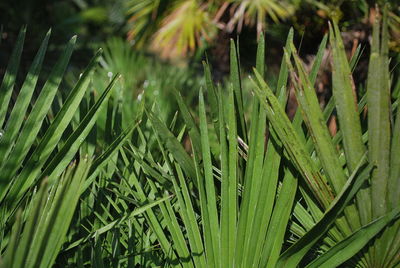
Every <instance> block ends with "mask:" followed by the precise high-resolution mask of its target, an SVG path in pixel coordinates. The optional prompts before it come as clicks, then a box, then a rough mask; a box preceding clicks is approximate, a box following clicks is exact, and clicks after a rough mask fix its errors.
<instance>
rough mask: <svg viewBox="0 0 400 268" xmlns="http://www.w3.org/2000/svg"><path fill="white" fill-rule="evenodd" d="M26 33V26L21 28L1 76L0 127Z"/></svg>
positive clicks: (4, 116) (4, 115) (5, 112)
mask: <svg viewBox="0 0 400 268" xmlns="http://www.w3.org/2000/svg"><path fill="white" fill-rule="evenodd" d="M25 34H26V27H23V28H21V30H20V32H19V34H18V37H17V42H16V44H15V47H14V49H13V52H12V53H11V56H10V60H9V62H8V65H7V69H6V72H5V74H4V77H3V82H2V83H1V86H0V92H1V94H0V127H2V126H3V123H4V120H5V118H6V114H7V110H8V104H9V102H10V98H11V94H12V92H13V88H14V84H15V79H16V78H17V72H18V68H19V62H20V59H21V54H22V48H23V46H24V41H25Z"/></svg>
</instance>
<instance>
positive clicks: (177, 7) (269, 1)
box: [126, 0, 295, 59]
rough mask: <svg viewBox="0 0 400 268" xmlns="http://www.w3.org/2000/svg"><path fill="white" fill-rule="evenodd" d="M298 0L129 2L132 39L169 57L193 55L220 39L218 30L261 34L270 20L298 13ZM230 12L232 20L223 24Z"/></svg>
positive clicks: (129, 35)
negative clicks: (248, 29)
mask: <svg viewBox="0 0 400 268" xmlns="http://www.w3.org/2000/svg"><path fill="white" fill-rule="evenodd" d="M292 2H294V1H276V0H257V1H247V0H246V1H235V0H229V1H198V0H183V1H182V0H180V1H151V0H145V1H137V0H130V1H128V2H127V3H126V7H127V14H128V15H129V16H130V19H129V22H130V23H131V28H130V30H129V33H128V39H130V40H134V42H135V43H137V45H138V46H139V47H140V46H141V47H143V45H144V44H146V43H147V42H148V41H149V40H151V46H152V48H153V50H155V51H158V52H161V55H162V56H164V57H166V58H171V59H173V58H176V57H178V56H181V55H187V54H188V53H193V52H194V50H195V49H196V48H198V47H204V45H205V44H206V43H210V41H211V40H212V39H213V38H214V37H215V36H216V34H217V32H218V29H221V30H224V31H228V32H232V31H233V30H234V29H235V28H236V29H238V31H239V32H240V31H241V29H242V27H243V25H251V26H254V25H256V28H257V31H258V33H259V34H260V33H261V32H262V31H264V30H265V26H266V21H267V18H271V19H272V20H273V21H274V22H278V21H279V20H281V19H285V18H287V17H288V16H289V15H291V14H292V13H293V11H294V6H295V4H294V3H292ZM224 13H230V14H231V15H230V19H229V21H223V20H222V17H223V15H224Z"/></svg>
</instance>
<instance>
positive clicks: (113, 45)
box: [0, 0, 400, 99]
mask: <svg viewBox="0 0 400 268" xmlns="http://www.w3.org/2000/svg"><path fill="white" fill-rule="evenodd" d="M381 2H390V3H391V11H390V19H389V24H390V26H391V32H392V35H391V36H392V40H391V43H390V47H391V49H392V50H397V51H399V50H400V41H399V40H400V30H399V29H400V17H399V14H400V7H399V5H398V2H397V0H388V1H381ZM0 11H1V17H0V25H1V45H2V49H1V51H0V60H1V62H6V61H7V59H8V55H9V54H10V51H11V49H12V46H13V44H14V43H15V40H16V37H17V33H18V31H19V29H20V28H21V27H22V26H23V25H28V31H27V37H26V39H27V42H26V45H25V48H24V54H23V56H22V57H23V58H22V59H26V60H25V61H24V60H23V61H22V62H27V64H26V66H28V65H29V64H28V63H29V59H31V58H32V55H33V53H34V51H35V48H36V47H38V45H39V44H40V41H41V40H42V38H43V37H44V36H45V34H46V32H47V31H48V29H49V28H52V32H53V35H52V42H51V44H52V45H51V47H49V50H48V54H50V56H49V57H48V60H49V61H52V59H53V58H54V57H52V56H51V55H52V54H54V55H56V53H57V52H59V51H60V48H61V46H62V44H64V43H65V41H66V40H68V39H69V38H71V36H72V35H75V34H76V35H78V37H79V38H78V42H77V49H76V52H75V54H74V56H73V58H72V61H71V66H70V70H72V74H74V75H75V76H76V75H79V74H78V73H77V72H78V71H77V70H79V69H81V68H82V67H83V66H84V65H85V63H86V62H88V60H89V59H90V58H91V56H92V55H93V54H94V51H95V50H96V49H97V48H98V47H101V46H104V45H105V47H106V50H107V51H108V52H109V53H107V54H106V56H105V57H107V58H108V59H107V60H104V61H103V63H104V64H103V68H104V73H105V75H104V79H105V80H107V79H108V76H107V73H109V72H111V73H113V72H115V71H119V72H121V71H122V72H124V73H125V75H123V76H124V81H125V83H127V84H128V88H129V89H128V90H134V92H133V93H132V92H131V93H129V94H131V95H132V96H133V97H134V98H136V99H137V96H139V94H140V92H141V90H143V85H147V82H146V81H148V79H144V78H143V77H147V76H149V75H150V76H154V77H157V79H158V80H159V81H164V80H163V79H164V78H165V79H166V81H164V82H163V83H166V84H168V85H170V86H169V87H178V88H180V87H181V86H183V85H184V84H185V85H186V84H187V85H193V84H194V83H197V84H199V83H200V84H201V81H200V80H201V79H200V78H197V77H201V72H202V68H201V61H202V60H204V59H205V55H206V54H207V58H208V60H209V61H210V63H211V65H212V66H213V68H214V70H213V76H214V79H215V80H217V81H223V80H224V77H226V75H227V74H228V73H229V52H228V51H229V40H230V39H231V38H233V39H240V42H239V50H240V55H241V65H242V66H243V67H244V70H248V69H249V68H250V66H251V63H250V62H247V59H252V58H254V56H255V51H256V43H257V39H256V38H255V37H256V36H259V35H260V33H261V32H264V33H265V35H266V38H267V40H268V49H267V53H266V58H267V61H268V62H269V63H270V66H271V67H270V68H271V69H270V71H271V72H269V73H272V74H273V73H274V70H275V69H276V70H278V69H279V62H280V60H281V59H280V56H278V55H281V53H280V52H281V48H282V47H283V46H284V40H285V37H286V35H287V33H288V31H289V29H290V27H294V28H295V32H297V33H300V34H298V35H297V36H295V43H297V44H300V43H301V46H300V51H299V53H300V56H302V57H303V59H305V61H306V62H307V61H311V60H312V57H311V58H309V57H308V55H313V54H314V53H315V51H316V49H317V44H318V43H319V42H320V40H321V39H322V37H323V35H324V34H325V33H326V32H327V31H328V24H327V21H328V20H329V19H334V20H338V21H340V25H341V26H342V27H343V28H342V30H343V32H344V34H343V35H344V36H343V38H344V41H345V44H346V45H347V47H348V50H349V53H354V51H355V49H356V48H357V46H358V45H360V44H361V46H362V47H363V48H364V49H367V50H368V47H369V39H370V32H371V25H372V22H373V18H374V14H375V12H376V10H375V1H370V0H350V1H344V0H334V1H328V0H319V1H317V0H304V1H301V0H284V1H280V0H279V1H277V0H241V1H239V0H162V1H161V0H59V1H52V0H14V1H8V0H4V1H0ZM238 37H239V38H238ZM116 40H119V41H116ZM130 50H132V51H130ZM111 61H112V62H111ZM170 65H175V67H174V68H175V69H174V68H172V69H171V68H169V67H170ZM45 66H46V65H45ZM246 67H248V68H247V69H246ZM22 68H24V66H22ZM110 68H112V69H113V70H109V69H110ZM73 70H75V71H73ZM3 72H4V68H3V67H0V74H2V73H3ZM74 72H75V73H74ZM170 72H172V73H173V74H175V75H174V76H173V77H177V78H176V81H175V82H176V83H175V82H174V83H171V82H170V81H168V79H171V78H170V76H168V75H167V74H168V73H170ZM174 79H175V78H174ZM271 79H274V78H273V76H272V77H271ZM195 80H199V81H195ZM152 81H153V84H154V83H155V82H154V81H155V80H154V79H153V80H152ZM178 81H180V82H178ZM149 83H150V82H149ZM150 85H152V84H151V83H150ZM157 87H158V86H157ZM164 88H165V87H164ZM181 89H182V88H181ZM185 91H186V93H187V94H188V95H190V94H191V93H190V92H189V91H190V86H189V89H187V90H185ZM155 92H157V91H155Z"/></svg>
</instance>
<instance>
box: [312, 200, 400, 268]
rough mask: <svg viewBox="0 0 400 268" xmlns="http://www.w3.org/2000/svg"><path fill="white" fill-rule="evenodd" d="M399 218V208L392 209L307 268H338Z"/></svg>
mask: <svg viewBox="0 0 400 268" xmlns="http://www.w3.org/2000/svg"><path fill="white" fill-rule="evenodd" d="M399 217H400V208H397V209H394V210H393V211H391V212H389V213H387V214H386V215H384V216H382V217H380V218H378V219H376V220H374V221H372V222H371V223H369V224H367V225H365V226H363V227H362V228H361V229H359V230H357V231H356V232H355V233H353V234H352V235H351V236H349V237H347V238H346V239H344V240H342V241H340V242H339V243H338V244H336V245H335V246H334V247H332V248H331V249H330V250H329V251H327V252H325V253H324V254H322V255H321V256H319V257H318V258H317V259H315V260H314V261H313V262H311V263H310V264H308V265H307V266H306V267H308V268H317V267H338V266H339V265H341V264H342V263H344V262H345V261H347V260H348V259H350V258H352V257H353V256H354V255H356V254H357V253H358V252H359V251H360V250H361V249H362V248H363V247H365V245H367V243H369V242H370V241H371V239H372V238H374V237H375V236H376V235H377V234H379V232H380V231H381V230H382V229H383V228H385V227H386V226H387V225H388V224H390V223H391V222H393V221H394V220H395V219H398V218H399Z"/></svg>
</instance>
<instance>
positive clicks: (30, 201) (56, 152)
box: [0, 15, 400, 267]
mask: <svg viewBox="0 0 400 268" xmlns="http://www.w3.org/2000/svg"><path fill="white" fill-rule="evenodd" d="M22 36H23V34H21V38H20V39H19V40H20V41H19V43H18V44H17V45H16V52H14V56H13V57H12V60H11V63H10V65H9V66H10V67H9V68H8V70H7V73H6V75H5V78H4V79H3V81H4V82H3V84H2V90H1V94H0V96H1V98H0V100H1V101H2V103H6V104H8V102H9V99H10V98H11V97H9V95H10V96H11V93H10V92H12V88H13V84H14V77H15V74H16V73H17V70H16V66H17V64H16V63H15V62H18V58H19V56H18V55H19V54H20V51H21V48H22V39H23V38H22ZM47 38H48V37H47ZM46 40H47V39H45V42H47V41H46ZM329 42H330V46H331V49H332V66H333V73H332V81H333V97H332V99H331V100H330V101H329V102H328V104H327V105H326V107H324V108H323V109H321V107H320V105H319V103H318V100H317V97H316V94H315V91H314V87H313V85H314V83H315V80H316V76H317V73H318V70H319V68H320V65H321V62H322V57H323V53H324V51H325V47H326V45H327V43H328V37H327V36H325V37H324V39H323V40H322V42H321V45H320V48H319V50H318V52H317V56H316V60H315V62H314V63H313V66H312V69H311V71H310V73H307V72H306V71H305V68H304V66H303V64H302V62H301V60H300V58H299V56H298V54H297V51H296V48H295V46H294V45H293V31H290V33H289V35H288V38H287V43H286V46H285V50H284V57H283V60H282V62H281V69H280V73H279V77H278V79H277V83H276V85H273V86H272V85H269V84H267V83H266V82H265V81H264V75H265V73H266V71H265V68H266V65H265V62H264V59H265V43H264V38H263V37H262V36H261V38H260V42H259V46H258V51H257V60H256V68H255V70H254V76H252V80H253V88H252V93H253V98H252V104H251V118H250V119H249V118H247V116H245V112H244V111H245V107H244V98H243V94H244V92H243V91H244V90H243V88H242V85H241V74H240V73H241V71H240V67H239V64H238V62H239V61H238V53H237V50H236V46H235V43H234V42H233V41H232V42H231V77H230V81H229V83H228V86H227V89H226V90H224V89H222V87H220V86H216V85H214V83H213V82H212V79H211V71H210V68H209V66H208V64H207V63H204V73H205V79H206V85H205V88H204V89H200V91H199V109H198V113H197V116H194V114H193V113H192V112H191V111H190V109H189V107H188V105H187V104H186V103H185V100H184V98H183V97H182V96H181V94H180V93H179V92H178V91H174V95H175V99H176V102H177V104H178V108H179V114H178V116H175V117H173V118H172V119H171V120H170V119H165V118H161V115H160V110H158V109H157V107H156V106H155V105H153V104H152V103H150V105H145V106H144V107H143V109H139V110H138V112H137V114H136V115H135V119H133V118H131V120H134V121H133V122H132V123H131V124H130V125H129V126H128V127H126V128H125V127H121V122H122V120H121V117H122V116H123V113H122V109H121V107H119V106H118V105H116V104H115V102H110V101H109V102H108V108H107V109H104V110H101V109H100V108H101V107H102V106H104V103H105V101H106V100H107V98H109V96H110V94H111V93H110V89H111V87H112V86H113V85H114V84H115V83H116V80H115V79H112V81H111V84H110V85H109V86H108V87H107V88H106V89H105V90H104V91H103V93H102V94H101V96H100V97H99V98H98V99H97V98H96V95H95V94H89V93H90V92H86V93H85V90H84V89H82V87H84V88H85V89H86V88H89V89H91V88H92V85H93V83H92V82H91V81H90V79H89V78H90V77H91V76H90V74H92V73H93V72H92V71H91V70H93V69H92V68H94V65H96V64H95V62H96V57H99V55H96V56H95V60H94V61H93V62H92V63H91V64H90V65H89V67H88V69H87V70H86V71H85V72H84V73H83V74H82V76H81V78H80V80H79V81H78V83H77V86H76V88H74V89H73V90H72V93H71V94H70V95H69V97H68V98H67V99H66V100H65V101H63V100H62V99H61V100H60V105H59V107H60V108H59V109H58V113H56V114H57V115H56V116H55V117H54V119H53V118H48V120H47V121H46V120H45V124H44V125H42V126H40V122H42V121H43V119H44V118H45V117H46V114H48V112H49V111H50V106H51V105H50V104H49V103H48V102H50V103H51V100H48V101H47V102H46V104H47V105H48V106H47V107H43V109H44V110H43V112H42V113H41V114H42V117H41V118H38V117H37V116H35V118H37V119H36V121H35V122H39V123H37V124H28V122H30V120H33V119H30V118H31V117H33V115H35V113H34V111H35V107H36V105H34V106H33V108H32V109H30V110H29V109H28V110H26V109H27V108H24V109H23V108H21V107H25V106H26V107H28V106H29V104H30V103H31V96H29V98H28V97H24V98H22V99H25V98H26V99H25V101H24V102H23V101H19V99H20V96H26V95H24V94H22V93H23V92H26V91H28V90H27V89H25V90H23V89H24V88H25V87H24V86H22V88H21V90H20V93H19V95H18V98H17V99H16V101H15V104H14V106H13V108H12V109H11V108H10V109H7V108H2V109H3V110H4V111H5V112H4V116H3V118H4V119H6V122H7V123H6V127H5V128H4V134H3V137H2V139H1V140H0V142H1V144H2V147H1V148H8V147H7V146H10V149H9V150H10V152H11V153H10V152H8V150H5V149H2V150H5V152H7V153H8V154H9V155H10V156H9V157H4V160H3V161H2V162H1V165H4V166H5V167H6V166H8V165H12V166H15V168H14V169H13V170H15V171H14V173H6V174H11V175H7V176H5V175H3V174H2V175H1V176H3V177H4V178H3V179H2V182H4V183H3V184H2V185H3V186H2V188H1V189H3V190H2V191H3V194H2V196H4V197H2V199H1V202H2V203H1V205H2V217H1V219H2V222H1V223H2V225H1V231H2V240H1V256H2V258H4V260H3V261H4V262H3V263H4V265H6V266H7V267H21V265H20V264H23V262H25V260H33V261H29V262H27V263H28V267H29V266H35V265H36V264H42V265H43V267H48V266H51V265H52V264H53V263H54V262H55V263H56V264H57V265H58V266H63V267H69V266H73V267H76V266H78V267H84V266H88V265H91V266H95V267H134V266H143V267H155V266H174V267H175V266H177V267H297V266H300V267H336V266H339V265H342V264H345V265H352V266H357V267H395V266H396V265H398V264H399V262H400V259H399V252H400V243H399V241H400V235H399V230H400V228H399V224H400V223H399V220H398V218H399V217H400V207H399V200H398V198H399V194H398V189H399V177H400V174H399V172H400V169H399V166H400V165H399V163H398V161H399V160H398V159H399V157H398V154H399V152H400V150H399V146H400V145H399V140H400V137H399V136H400V129H399V128H400V120H399V118H400V117H399V116H400V112H399V109H398V96H399V95H398V94H397V93H396V94H394V95H391V93H390V92H391V90H392V91H393V92H398V91H399V89H396V88H393V87H394V86H393V85H392V84H391V81H392V80H391V77H390V75H391V73H390V72H389V63H390V61H389V58H388V31H387V16H386V15H384V17H383V23H381V21H380V18H379V17H378V18H377V20H376V22H375V26H374V33H373V42H372V50H371V55H370V65H369V76H368V81H367V83H366V89H367V90H366V95H363V96H362V97H361V98H360V99H357V94H356V88H355V86H354V83H353V82H352V73H351V72H352V69H353V68H354V66H355V64H356V63H357V58H358V56H359V54H358V52H357V53H356V54H355V55H354V56H353V58H352V59H350V60H348V59H347V58H346V54H345V51H344V47H343V42H342V40H341V37H340V31H339V28H338V26H337V24H336V23H335V22H334V23H333V25H332V26H331V27H330V33H329ZM69 47H70V46H68V47H67V51H69V49H70V48H69ZM40 51H41V50H40ZM39 54H41V53H39ZM34 62H36V61H34ZM62 62H64V60H63V61H62ZM92 65H93V67H91V66H92ZM33 66H36V65H35V64H33ZM57 66H58V65H57ZM59 68H60V67H57V68H55V70H58V69H59ZM33 70H36V69H33ZM60 71H61V70H60ZM35 73H36V72H33V71H30V72H29V74H30V75H28V78H27V81H30V80H31V78H30V77H32V75H31V74H35ZM61 75H62V74H58V75H54V77H58V79H59V80H60V79H61ZM93 75H94V74H93ZM33 77H36V76H33ZM51 77H53V76H51ZM289 78H290V81H291V82H290V83H289ZM93 79H94V77H93ZM49 81H51V83H50V82H49V87H50V85H51V87H50V88H51V89H53V86H55V84H54V81H58V80H55V78H52V79H49ZM290 86H293V87H294V90H295V93H296V97H297V101H298V103H299V110H298V111H297V113H296V115H295V117H294V119H293V120H290V119H289V118H288V117H287V115H286V114H285V107H286V105H287V99H288V90H289V87H290ZM26 88H29V89H30V90H32V91H33V89H34V87H33V88H32V87H28V86H26ZM56 88H57V87H56ZM5 89H6V90H5ZM45 89H46V90H45ZM53 90H54V91H56V89H53ZM47 91H48V90H47V86H46V85H45V86H44V88H43V89H42V91H41V92H47ZM29 92H30V91H29ZM78 92H79V93H80V94H78ZM100 92H101V91H100ZM21 94H22V95H21ZM53 94H56V93H53ZM85 94H86V95H85ZM40 96H41V95H39V97H38V98H37V101H36V102H38V101H39V100H40V99H41V97H40ZM78 96H79V98H78ZM96 99H97V101H96ZM4 100H6V101H4ZM82 100H83V103H86V104H85V105H83V104H81V106H80V107H79V114H80V115H79V116H76V117H75V118H74V112H75V111H78V106H79V103H80V102H81V101H82ZM20 103H24V105H22V104H20ZM26 103H27V104H26ZM39 103H41V104H42V102H39ZM206 103H208V104H209V105H206ZM7 106H8V105H7ZM42 106H43V104H42ZM115 106H116V107H115ZM1 107H3V105H2V106H1ZM71 107H73V108H74V109H72V108H71ZM45 108H46V109H45ZM70 109H72V110H70ZM14 110H15V111H23V113H18V115H19V117H18V116H17V115H13V114H15V113H16V112H14ZM27 111H28V114H29V115H28V117H27V119H26V120H25V122H24V120H22V119H19V120H17V119H15V118H23V116H21V115H20V114H23V115H25V113H26V112H27ZM66 111H68V112H66ZM101 113H102V115H101ZM32 114H33V115H32ZM50 114H51V113H50ZM81 115H82V116H81ZM334 115H337V121H338V122H337V123H338V130H337V131H336V132H335V133H330V132H329V130H328V127H327V121H328V120H329V119H330V118H332V117H333V116H334ZM101 116H103V117H104V118H106V119H105V120H104V121H99V118H101ZM178 117H180V118H181V119H182V120H183V122H184V123H183V124H180V123H179V120H178ZM66 118H68V120H67V119H66ZM39 119H41V120H39ZM197 119H198V120H197ZM139 120H140V123H139ZM9 122H10V123H9ZM15 122H20V123H19V125H20V126H22V130H21V131H19V132H18V130H17V131H16V133H15V134H14V135H15V136H14V137H13V139H10V138H9V137H8V138H7V139H6V137H7V135H11V134H7V133H10V128H8V127H7V124H16V123H15ZM102 124H106V126H98V125H102ZM37 125H38V126H37ZM61 125H62V126H64V127H63V128H61ZM93 126H96V127H93ZM24 128H28V130H26V131H28V132H29V133H31V132H32V131H33V130H35V129H36V128H38V129H39V130H40V131H39V130H38V131H37V133H36V134H35V135H34V138H36V139H37V140H38V141H37V142H35V139H33V141H32V142H31V143H30V144H29V150H27V151H26V153H25V154H24V155H22V154H21V155H19V154H18V153H17V152H19V151H16V148H19V147H18V146H22V145H18V144H19V139H20V138H17V137H18V136H21V135H22V134H23V133H24ZM99 128H103V129H104V133H103V134H101V135H104V136H105V137H103V136H101V137H100V134H99V133H98V132H97V131H96V130H97V129H99ZM47 132H49V133H51V134H52V135H50V134H47ZM11 133H12V131H11ZM42 133H44V134H42ZM18 134H19V135H18ZM36 136H37V137H36ZM22 137H24V140H25V141H26V140H28V141H29V138H27V136H22ZM29 137H30V136H29ZM10 140H11V141H10ZM5 141H7V143H6V142H5ZM21 143H23V142H22V141H21ZM42 143H43V145H41V144H42ZM10 144H11V145H10ZM13 144H15V145H13ZM25 144H26V143H25ZM45 145H46V146H45ZM51 145H53V146H51ZM24 148H25V147H24ZM14 151H15V152H14ZM24 152H25V151H24ZM77 154H79V155H80V157H78V156H77ZM86 154H87V155H89V158H92V157H93V159H92V160H89V159H88V160H85V159H86V157H85V155H86ZM12 155H15V156H13V157H16V159H19V162H14V161H11V160H12V159H13V158H11V156H12ZM36 155H38V156H36ZM31 159H32V160H31ZM73 159H80V160H79V164H78V167H77V168H74V167H70V168H67V169H66V167H67V166H68V164H69V163H70V162H71V160H73ZM31 161H34V162H32V163H31ZM65 169H66V170H65ZM3 170H8V169H5V168H3ZM10 170H11V169H10ZM24 170H29V171H30V172H29V173H28V174H27V175H24V174H26V173H24V172H27V171H24ZM64 170H65V171H64ZM63 171H64V173H63ZM62 173H63V174H64V175H62V176H61V178H60V174H62ZM24 176H25V177H24ZM45 177H47V179H44V180H43V178H45ZM20 178H24V180H20ZM41 181H43V183H42V185H41V186H39V185H40V184H41V183H40V182H41ZM47 184H50V185H51V186H50V188H47V187H48V186H46V185H47ZM37 187H38V188H37ZM36 189H38V190H36ZM47 189H49V190H47ZM72 193H76V194H75V195H74V194H72ZM61 197H63V198H61ZM78 197H79V201H78ZM67 202H68V203H67ZM41 204H43V207H41V206H40V205H41ZM69 204H71V206H70V207H69V206H68V205H69ZM18 210H19V211H22V212H18V213H17V211H18ZM59 210H60V211H59ZM61 211H65V212H63V213H60V212H61ZM74 211H75V212H74ZM14 215H17V216H16V217H14ZM35 215H37V216H36V217H35ZM71 215H72V216H71ZM71 217H72V218H71ZM70 222H71V224H69V223H70ZM14 223H16V224H15V227H14V228H11V227H12V225H13V224H14ZM34 223H36V224H37V226H35V224H34ZM51 223H55V224H54V226H53V225H51ZM58 223H60V224H58ZM66 225H69V230H68V231H67V229H68V228H67V227H66ZM21 226H22V235H21ZM49 230H51V232H48V231H49ZM50 234H51V235H50ZM29 238H33V240H34V241H37V243H31V244H30V243H29V241H30V240H29ZM49 243H50V245H54V247H50V246H48V245H49ZM39 253H41V254H39ZM4 267H5V266H4Z"/></svg>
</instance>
